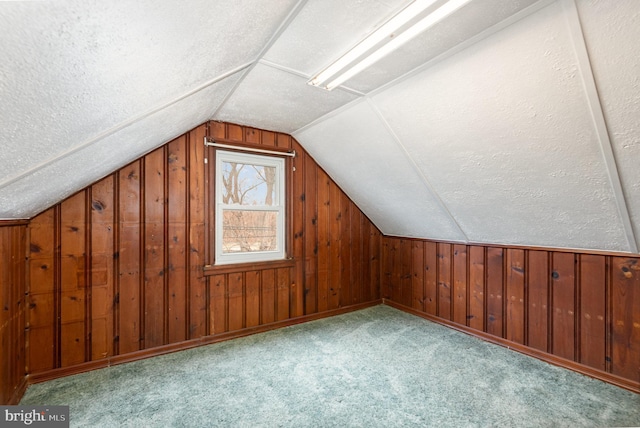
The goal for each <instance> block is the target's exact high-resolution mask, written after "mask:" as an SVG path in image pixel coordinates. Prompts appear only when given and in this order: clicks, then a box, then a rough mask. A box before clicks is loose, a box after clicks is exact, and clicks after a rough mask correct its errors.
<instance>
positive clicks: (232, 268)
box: [204, 259, 296, 276]
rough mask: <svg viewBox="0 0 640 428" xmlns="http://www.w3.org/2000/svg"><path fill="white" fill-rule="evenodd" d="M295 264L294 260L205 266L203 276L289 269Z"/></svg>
mask: <svg viewBox="0 0 640 428" xmlns="http://www.w3.org/2000/svg"><path fill="white" fill-rule="evenodd" d="M295 264H296V262H295V260H294V259H284V260H271V261H267V262H251V263H234V264H228V265H206V266H205V267H204V275H205V276H211V275H223V274H225V273H236V272H248V271H253V270H265V269H281V268H291V267H294V266H295Z"/></svg>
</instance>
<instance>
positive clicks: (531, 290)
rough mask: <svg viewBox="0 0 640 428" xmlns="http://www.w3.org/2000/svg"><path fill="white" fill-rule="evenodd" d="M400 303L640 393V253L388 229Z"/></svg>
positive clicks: (387, 275)
mask: <svg viewBox="0 0 640 428" xmlns="http://www.w3.org/2000/svg"><path fill="white" fill-rule="evenodd" d="M382 253H383V254H382V266H383V275H382V293H383V297H384V298H385V299H388V300H389V301H390V302H392V304H396V305H401V306H402V307H405V308H411V309H412V311H414V312H416V313H419V314H426V315H427V317H430V318H432V319H434V320H439V321H444V322H445V323H446V324H448V325H451V326H454V327H461V329H462V330H464V331H467V332H470V333H477V334H479V335H480V336H482V337H483V338H485V339H489V340H491V339H492V338H493V339H496V340H495V341H497V342H498V343H501V344H504V345H507V346H511V347H514V348H515V349H518V350H520V351H523V352H526V353H529V354H531V355H535V356H537V357H541V358H543V359H547V360H549V361H551V362H554V363H557V364H561V365H564V366H567V367H569V368H572V369H574V370H578V371H582V372H584V373H587V374H590V375H594V376H597V377H600V378H603V379H605V380H609V381H611V382H613V383H616V384H619V385H621V386H624V387H626V388H629V389H632V390H635V391H640V257H625V256H617V255H616V256H613V255H598V254H586V253H585V254H583V253H573V252H565V251H551V250H549V251H544V250H536V249H520V248H507V247H498V246H475V245H458V244H450V243H439V242H438V243H437V242H431V241H425V240H415V239H401V238H395V237H384V238H383V247H382Z"/></svg>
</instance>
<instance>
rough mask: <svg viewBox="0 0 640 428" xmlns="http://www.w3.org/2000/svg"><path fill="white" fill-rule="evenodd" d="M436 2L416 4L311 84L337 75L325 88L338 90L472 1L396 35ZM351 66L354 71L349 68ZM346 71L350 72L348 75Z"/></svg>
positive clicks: (450, 4)
mask: <svg viewBox="0 0 640 428" xmlns="http://www.w3.org/2000/svg"><path fill="white" fill-rule="evenodd" d="M436 1H437V0H416V1H414V2H413V3H411V4H410V5H409V6H407V7H406V8H404V9H402V11H400V12H399V13H398V14H397V15H395V16H393V18H391V19H390V20H388V21H387V22H385V23H384V24H383V25H382V26H381V27H379V28H378V29H377V30H375V31H374V32H373V33H371V34H370V35H369V36H367V37H366V38H364V39H363V40H362V41H361V42H360V43H358V44H357V45H356V46H354V47H353V49H351V50H350V51H348V52H347V53H346V54H344V55H343V56H341V57H340V58H339V59H338V60H336V61H335V62H333V63H332V64H331V65H329V66H328V67H327V68H325V69H324V70H322V71H321V72H320V73H318V74H317V75H316V76H314V77H313V78H312V79H311V80H310V81H309V82H308V83H309V84H310V85H313V86H321V85H322V84H323V83H324V82H326V81H327V80H330V79H332V78H333V77H334V76H336V75H337V77H335V78H333V80H330V82H329V83H327V84H326V85H325V86H324V87H325V88H326V89H328V90H332V89H334V88H336V87H337V86H339V85H340V84H342V83H343V82H345V81H346V80H349V79H350V78H352V77H353V76H355V75H356V74H358V73H360V72H361V71H362V70H364V69H365V68H367V67H370V66H371V65H372V64H374V63H376V62H377V61H379V60H380V59H382V58H383V57H385V56H386V55H388V54H389V53H391V52H393V51H394V50H396V49H398V48H399V47H400V46H402V45H403V44H405V43H407V42H408V41H410V40H411V39H413V38H414V37H416V36H417V35H418V34H420V33H422V32H423V31H425V30H427V29H428V28H430V27H432V26H434V25H435V24H437V23H438V22H440V21H442V20H443V19H444V18H446V17H447V16H449V15H451V14H452V13H453V12H455V11H456V10H458V9H460V8H461V7H462V6H464V5H465V4H467V3H469V2H470V1H471V0H449V1H447V2H446V3H444V4H443V5H442V6H440V7H438V8H437V9H435V10H434V11H433V12H431V13H429V14H428V15H426V16H425V17H424V18H422V19H420V20H419V21H417V22H416V23H415V24H413V25H411V26H410V27H408V28H407V29H405V30H404V31H403V32H401V33H400V34H397V35H396V34H394V33H395V31H396V30H398V29H399V28H401V27H402V26H403V25H405V24H407V23H408V22H409V21H411V20H412V19H414V18H416V17H417V16H418V15H420V13H422V12H423V11H424V10H425V9H427V8H428V7H429V6H431V5H433V4H434V3H436ZM387 38H388V39H389V42H387V43H385V44H383V45H382V46H380V47H379V48H377V49H375V50H374V51H372V52H370V53H368V52H369V51H370V50H371V49H372V48H373V47H375V46H376V45H378V44H379V43H380V42H382V41H383V40H384V39H387ZM365 54H366V55H365ZM356 61H357V62H356ZM354 62H356V63H355V65H352V64H353V63H354ZM349 66H351V67H350V68H347V67H349ZM345 68H346V71H344V70H345ZM339 73H340V74H339Z"/></svg>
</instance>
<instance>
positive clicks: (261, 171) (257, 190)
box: [222, 162, 277, 206]
mask: <svg viewBox="0 0 640 428" xmlns="http://www.w3.org/2000/svg"><path fill="white" fill-rule="evenodd" d="M222 203H224V204H229V205H230V204H238V205H266V206H273V205H276V204H277V200H276V168H275V167H273V166H264V165H252V164H245V163H238V162H222Z"/></svg>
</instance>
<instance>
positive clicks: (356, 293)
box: [349, 201, 411, 305]
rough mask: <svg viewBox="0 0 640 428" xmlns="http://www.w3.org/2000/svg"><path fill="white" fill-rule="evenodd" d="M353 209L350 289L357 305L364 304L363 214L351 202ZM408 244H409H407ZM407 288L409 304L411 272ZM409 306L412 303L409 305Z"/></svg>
mask: <svg viewBox="0 0 640 428" xmlns="http://www.w3.org/2000/svg"><path fill="white" fill-rule="evenodd" d="M349 205H350V209H351V245H350V247H349V248H350V249H351V257H350V259H349V260H350V261H351V272H350V275H351V277H350V280H349V283H350V287H351V304H357V303H360V302H362V288H363V284H362V212H361V211H360V210H359V209H358V207H357V206H356V205H355V204H354V203H353V202H352V201H349ZM407 244H408V243H407ZM410 251H411V247H410V246H409V245H407V264H408V269H407V270H408V271H409V270H410V269H411V265H410V263H411V256H410ZM407 275H408V277H407V281H406V282H407V288H408V292H407V295H408V298H409V302H410V299H411V276H410V272H407ZM407 304H408V305H409V304H410V303H407Z"/></svg>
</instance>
